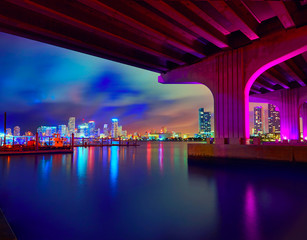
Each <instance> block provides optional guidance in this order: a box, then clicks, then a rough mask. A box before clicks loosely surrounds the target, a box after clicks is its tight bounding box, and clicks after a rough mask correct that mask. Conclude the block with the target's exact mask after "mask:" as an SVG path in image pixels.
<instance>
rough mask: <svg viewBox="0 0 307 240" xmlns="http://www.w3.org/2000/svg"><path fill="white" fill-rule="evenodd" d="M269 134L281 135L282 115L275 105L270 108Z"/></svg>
mask: <svg viewBox="0 0 307 240" xmlns="http://www.w3.org/2000/svg"><path fill="white" fill-rule="evenodd" d="M268 109H269V110H268V117H269V133H278V134H279V133H280V115H279V111H278V110H277V107H276V106H275V105H273V104H269V106H268Z"/></svg>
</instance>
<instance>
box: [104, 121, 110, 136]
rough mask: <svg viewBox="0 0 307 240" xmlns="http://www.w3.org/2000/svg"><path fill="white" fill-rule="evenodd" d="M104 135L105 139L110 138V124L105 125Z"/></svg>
mask: <svg viewBox="0 0 307 240" xmlns="http://www.w3.org/2000/svg"><path fill="white" fill-rule="evenodd" d="M103 135H104V137H108V136H109V129H108V124H104V125H103Z"/></svg>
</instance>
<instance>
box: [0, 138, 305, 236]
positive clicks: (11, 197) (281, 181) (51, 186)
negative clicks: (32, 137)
mask: <svg viewBox="0 0 307 240" xmlns="http://www.w3.org/2000/svg"><path fill="white" fill-rule="evenodd" d="M186 156H187V150H186V145H184V144H183V143H155V142H146V143H143V145H141V146H140V147H138V148H134V147H129V148H128V147H118V146H114V147H102V148H76V150H75V152H74V155H70V154H63V155H62V154H54V155H37V156H23V157H21V156H19V157H18V156H12V157H10V158H7V157H0V172H1V173H3V174H1V175H0V207H1V208H2V209H3V210H4V211H5V212H6V214H7V217H8V219H9V221H10V220H12V219H13V221H12V228H13V229H14V231H15V232H16V234H17V238H18V239H25V240H28V239H31V240H33V239H34V240H35V239H44V240H49V239H52V240H54V239H59V238H58V236H64V237H65V239H74V240H79V239H80V240H81V239H97V238H98V239H100V238H101V236H104V239H146V240H154V239H176V240H177V239H179V240H180V239H193V240H194V239H195V240H198V239H210V240H211V239H212V240H217V239H249V240H258V239H259V240H260V239H307V238H306V236H307V229H306V230H304V229H305V227H304V228H303V227H300V226H304V224H305V222H306V221H305V220H307V192H306V191H305V187H306V185H307V177H306V176H307V174H306V172H304V173H301V174H300V173H296V172H295V174H289V173H288V172H287V171H288V169H286V170H285V171H284V172H282V171H280V172H278V171H274V169H273V170H272V169H271V170H270V171H267V172H265V171H263V170H261V169H260V170H259V169H258V170H257V169H252V170H249V169H245V168H243V167H242V169H231V168H230V169H228V168H226V167H225V168H218V167H212V166H205V167H199V166H194V167H193V165H191V164H189V166H188V165H187V158H186ZM148 176H150V177H148ZM29 217H30V218H31V221H25V220H24V219H29ZM289 223H291V224H289ZM292 223H293V224H292ZM38 226H39V227H38ZM118 229H120V231H119V230H118ZM295 233H297V234H300V236H302V237H303V238H298V237H297V236H298V235H295ZM266 235H267V236H268V237H267V238H266ZM282 236H285V237H284V238H282Z"/></svg>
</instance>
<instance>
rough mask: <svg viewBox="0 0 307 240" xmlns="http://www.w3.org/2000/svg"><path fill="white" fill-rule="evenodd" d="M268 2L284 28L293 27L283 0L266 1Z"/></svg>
mask: <svg viewBox="0 0 307 240" xmlns="http://www.w3.org/2000/svg"><path fill="white" fill-rule="evenodd" d="M268 3H269V4H270V6H271V8H272V9H273V11H274V12H275V14H276V15H277V17H278V19H279V21H280V22H281V23H282V25H283V26H284V28H285V29H288V28H292V27H295V24H294V22H293V19H292V18H291V16H290V14H289V12H288V10H287V8H286V6H285V3H284V2H283V1H268Z"/></svg>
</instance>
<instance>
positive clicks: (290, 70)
mask: <svg viewBox="0 0 307 240" xmlns="http://www.w3.org/2000/svg"><path fill="white" fill-rule="evenodd" d="M279 66H280V67H281V68H283V69H284V70H285V71H286V72H287V73H288V74H289V75H290V77H291V78H292V79H293V80H295V81H296V82H298V83H299V84H300V85H301V86H302V87H305V86H306V84H305V83H304V81H303V80H302V79H301V76H300V73H299V72H298V71H296V70H297V66H296V67H294V66H292V63H289V62H288V61H286V62H282V63H280V64H279Z"/></svg>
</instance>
